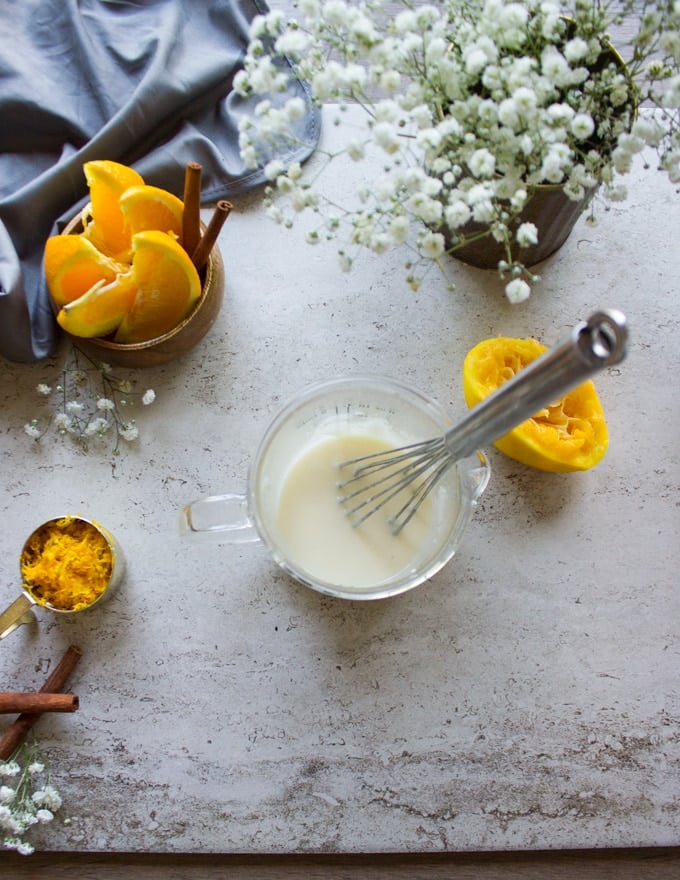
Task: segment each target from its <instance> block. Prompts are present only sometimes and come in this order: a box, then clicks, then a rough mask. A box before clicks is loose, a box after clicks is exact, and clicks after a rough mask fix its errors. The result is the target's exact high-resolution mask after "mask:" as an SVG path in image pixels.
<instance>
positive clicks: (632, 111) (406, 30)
mask: <svg viewBox="0 0 680 880" xmlns="http://www.w3.org/2000/svg"><path fill="white" fill-rule="evenodd" d="M402 2H403V5H404V9H403V11H401V12H399V13H398V14H397V15H396V16H395V15H389V14H388V13H387V11H386V10H385V8H384V6H383V4H382V3H381V2H380V0H375V2H374V0H365V2H357V3H355V2H348V0H347V2H346V0H299V3H298V8H299V11H300V14H301V19H300V20H291V19H287V18H284V16H283V15H281V13H270V14H268V15H265V16H259V17H257V18H256V19H255V21H254V22H253V28H252V36H251V42H250V46H249V49H248V53H247V56H246V59H245V64H244V69H243V70H242V71H241V72H240V73H239V74H237V76H236V79H235V88H236V89H237V91H238V92H239V93H241V94H242V95H244V96H246V95H260V96H262V97H263V99H262V100H261V101H260V102H259V104H258V105H257V108H256V111H255V114H254V116H252V117H250V116H249V117H245V118H244V119H243V120H242V122H241V125H240V148H241V154H242V157H243V159H244V161H245V162H246V164H247V165H248V166H249V167H256V166H257V164H258V162H259V161H260V158H259V157H260V155H262V153H267V154H268V155H271V150H272V148H273V147H275V146H276V145H278V146H279V148H280V149H281V154H284V152H285V147H286V137H287V136H289V135H290V132H291V125H292V123H293V122H294V121H296V120H298V119H299V118H300V115H301V114H302V113H303V112H304V107H303V106H302V102H301V100H300V98H298V97H296V98H292V99H288V100H286V98H285V96H283V92H284V91H285V88H286V83H287V75H286V73H284V69H285V67H284V66H283V65H282V64H281V63H277V62H280V61H281V59H282V58H283V57H284V56H285V57H286V58H287V59H288V61H289V62H290V64H291V66H292V70H293V72H294V74H295V75H297V76H299V77H300V78H301V79H303V80H305V81H306V82H307V83H308V84H309V87H310V90H311V94H312V96H313V98H314V100H315V101H316V102H317V103H319V104H321V103H323V102H326V101H331V102H335V103H337V104H338V105H339V109H340V114H341V111H342V108H343V106H344V105H345V104H346V102H353V103H358V104H360V105H361V106H362V107H363V108H364V109H365V111H366V116H365V119H366V124H365V127H364V129H363V131H361V132H360V133H359V134H358V135H357V136H356V137H355V138H354V139H353V140H352V142H351V143H350V145H349V146H348V148H347V153H348V155H349V156H350V157H351V159H353V160H355V161H361V159H362V158H363V157H364V155H365V154H366V152H367V150H369V149H373V150H375V149H377V150H378V151H380V153H381V155H382V156H383V164H384V172H383V174H382V176H381V177H380V178H379V179H378V180H377V181H375V184H374V185H373V186H372V187H371V189H370V191H365V192H361V193H359V197H360V207H359V208H358V209H356V210H347V209H341V210H338V207H337V205H331V204H330V203H329V202H327V201H326V200H324V198H323V197H322V196H321V195H320V194H319V193H318V192H316V191H315V190H314V188H313V186H312V185H311V184H310V183H308V182H307V181H306V180H305V177H304V175H303V174H302V173H301V169H300V167H299V165H294V166H292V167H291V168H288V169H287V168H285V167H284V165H283V164H282V163H281V162H279V161H276V160H274V161H269V162H268V164H267V166H266V174H267V176H268V178H269V180H271V186H270V187H269V190H268V195H269V197H270V200H269V206H270V212H271V214H272V216H273V217H274V218H275V219H276V220H277V221H279V222H282V223H284V224H286V225H291V224H292V222H293V219H294V216H295V214H296V213H299V212H300V211H303V210H306V209H311V210H312V211H314V212H317V213H318V214H319V215H320V218H321V222H320V225H319V228H318V229H317V230H316V231H314V232H312V233H310V234H308V240H309V241H310V242H312V243H313V242H315V241H319V240H321V238H322V237H326V238H332V237H334V236H335V235H336V234H337V233H338V232H339V231H340V230H341V229H345V231H346V232H348V233H349V239H350V241H351V242H352V243H353V244H354V245H359V246H363V247H367V248H369V249H371V250H372V251H374V252H376V253H380V252H382V251H384V250H385V249H387V248H388V247H390V246H391V245H398V244H403V243H405V242H407V241H409V240H410V239H409V235H410V232H409V230H411V229H412V228H413V227H415V230H416V231H415V240H414V242H413V246H414V247H415V249H416V251H417V257H416V261H419V260H420V259H421V258H426V259H431V260H435V261H439V260H440V259H441V257H442V256H443V255H444V254H445V253H450V254H455V253H456V251H457V250H459V249H460V248H462V247H464V246H465V245H466V244H467V243H469V242H470V241H471V240H477V239H479V238H480V237H485V236H486V237H489V238H490V239H492V240H494V241H495V242H499V243H500V244H501V245H502V246H503V249H504V253H505V259H504V260H501V262H500V263H499V270H500V272H501V275H502V276H504V277H505V276H509V278H510V280H509V282H508V285H507V287H506V293H507V295H508V297H510V298H511V299H512V300H513V301H520V300H522V299H525V298H526V296H528V294H529V290H530V288H529V284H528V283H527V282H531V281H532V280H533V279H534V276H532V275H531V273H530V272H528V270H527V269H526V268H525V266H524V265H523V263H522V260H521V256H522V249H523V248H526V247H527V246H529V245H531V244H535V243H536V242H537V240H538V236H539V235H540V230H537V229H536V227H535V226H533V225H532V224H530V223H525V222H522V216H521V215H522V211H523V209H524V208H525V206H526V205H527V203H528V202H529V201H530V200H531V198H532V195H533V194H534V192H535V191H536V188H537V187H539V186H542V185H546V184H547V185H559V186H560V187H563V189H564V192H565V193H566V194H567V196H568V197H569V198H571V199H573V200H574V201H578V202H580V201H582V200H583V201H584V204H585V202H587V200H588V199H589V197H590V196H591V195H592V193H593V192H594V191H595V189H596V188H597V187H599V186H602V187H603V190H604V191H605V194H608V195H609V196H610V197H611V198H622V197H624V195H625V190H624V189H623V187H621V186H620V185H619V184H618V183H617V181H616V178H617V175H621V174H625V173H626V172H627V171H628V170H629V169H630V167H631V163H632V159H633V156H634V155H635V154H636V153H638V152H640V151H641V150H642V149H643V148H644V147H645V146H652V147H654V148H655V149H656V150H657V152H658V155H659V167H660V168H661V169H662V170H664V171H666V172H667V173H668V175H669V177H670V179H671V180H672V181H673V182H680V120H679V118H678V105H680V0H650V2H646V3H644V4H643V7H644V9H643V10H642V12H640V11H639V9H638V8H637V7H639V4H636V3H635V0H538V2H535V0H517V2H507V0H441V2H439V3H438V4H436V5H434V4H431V5H430V4H423V5H418V6H415V5H413V4H412V3H411V2H409V0H402ZM627 16H635V20H636V21H638V23H639V27H638V30H637V33H636V36H635V37H634V39H633V43H632V45H631V47H630V48H631V57H630V59H626V58H623V57H622V56H621V55H619V54H618V52H617V51H616V50H614V49H613V47H612V46H611V44H610V43H609V38H608V34H609V30H610V27H611V25H612V24H615V23H621V21H623V20H624V19H625V18H626V17H627ZM643 102H646V103H651V104H653V105H654V106H655V107H656V108H657V109H658V111H659V112H658V113H657V114H656V115H654V116H648V115H640V116H638V114H637V108H638V106H639V105H640V104H641V103H643ZM263 145H266V146H267V150H266V151H265V150H264V149H263ZM288 146H290V144H288ZM327 159H328V162H329V163H331V162H332V160H333V157H332V156H328V157H327ZM317 180H318V175H317ZM280 197H283V198H284V202H283V204H287V205H288V206H289V207H290V209H291V210H290V211H289V212H287V211H286V210H284V209H283V208H282V207H281V204H282V202H281V199H280ZM285 200H287V202H286V201H285ZM347 227H348V228H347ZM340 253H341V258H342V260H343V264H344V266H345V268H349V267H351V264H352V261H351V258H350V257H349V256H348V254H347V253H346V251H345V250H343V251H341V252H340ZM409 265H411V266H412V265H413V263H410V264H409ZM525 279H526V280H525ZM409 281H410V283H411V285H412V286H413V287H417V285H418V283H419V279H418V278H417V277H416V275H415V273H411V275H410V277H409Z"/></svg>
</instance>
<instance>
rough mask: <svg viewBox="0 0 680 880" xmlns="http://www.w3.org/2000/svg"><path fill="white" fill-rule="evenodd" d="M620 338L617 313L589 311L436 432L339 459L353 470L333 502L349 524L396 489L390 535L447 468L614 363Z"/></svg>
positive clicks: (621, 321) (622, 326)
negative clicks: (554, 342) (396, 503)
mask: <svg viewBox="0 0 680 880" xmlns="http://www.w3.org/2000/svg"><path fill="white" fill-rule="evenodd" d="M627 337H628V329H627V326H626V318H625V316H624V315H623V314H622V313H621V312H619V311H617V310H614V309H609V310H603V311H599V312H595V313H594V314H593V315H591V316H590V318H589V319H588V320H587V321H582V322H580V323H578V324H577V325H576V326H575V327H574V328H573V329H572V330H571V332H570V333H569V335H568V337H567V338H566V339H565V340H564V341H563V342H561V343H559V344H558V345H556V346H554V347H553V348H551V349H549V350H548V351H546V352H545V354H543V355H541V356H540V357H539V358H537V359H536V360H535V361H532V362H531V363H530V364H529V365H528V366H526V367H525V368H524V369H522V370H520V372H518V373H517V374H516V375H515V376H514V377H513V378H512V379H510V380H509V381H507V382H505V383H503V385H501V386H500V388H498V389H497V390H496V391H495V392H494V393H493V394H491V395H489V397H487V398H485V399H484V400H483V401H482V402H481V403H479V404H478V405H477V406H475V407H473V409H471V410H469V412H468V413H467V415H466V416H465V417H464V418H463V419H461V420H460V421H459V422H458V423H457V424H456V425H454V427H453V428H451V429H450V430H448V431H447V432H446V434H444V436H443V437H435V438H432V439H430V440H425V441H423V442H420V443H412V444H410V445H408V446H402V447H399V448H398V449H388V450H385V451H384V452H376V453H373V454H372V455H364V456H361V457H359V458H353V459H350V460H349V461H343V462H341V463H340V464H339V467H340V468H348V467H354V468H355V470H354V472H353V474H352V476H351V477H349V478H348V479H345V480H342V481H341V482H339V483H338V490H340V491H341V492H342V493H343V494H341V496H340V497H339V498H338V501H339V502H340V504H342V505H344V506H346V510H345V512H346V514H347V516H348V517H350V518H351V519H352V524H353V525H355V526H358V525H360V524H361V523H363V522H365V521H366V520H367V519H368V518H369V516H373V514H374V513H376V512H377V511H378V510H380V509H381V508H382V507H384V505H386V504H387V503H388V502H389V501H391V500H392V499H393V498H397V496H399V495H400V493H403V504H402V505H401V506H400V507H399V509H398V510H397V512H396V513H395V514H393V515H392V516H391V517H390V518H389V520H388V522H389V523H390V525H391V527H392V532H393V533H394V534H395V535H396V534H398V533H399V532H400V531H401V530H402V529H403V528H404V526H405V525H406V524H407V523H408V522H409V520H410V519H411V518H412V517H413V516H414V515H415V513H416V511H417V510H418V508H419V507H420V505H421V504H422V503H423V501H424V500H425V498H426V497H427V496H428V495H429V494H430V492H431V491H432V489H433V488H434V486H435V484H436V483H437V481H438V480H439V478H440V477H441V476H442V474H443V473H444V472H445V471H446V470H447V469H448V468H449V467H451V465H453V464H455V462H456V461H457V460H459V459H461V458H465V457H466V456H468V455H472V454H473V453H474V452H476V451H477V450H478V449H481V448H482V447H483V446H485V445H487V444H489V443H493V442H494V441H495V440H498V439H499V437H502V436H503V435H504V434H507V432H508V431H510V430H512V428H515V427H517V425H520V424H521V423H522V422H524V421H526V420H527V419H529V418H531V417H532V416H534V415H535V414H536V413H537V412H539V411H540V410H541V409H543V408H544V407H546V406H548V405H549V404H551V403H553V402H554V401H556V400H559V399H560V398H561V397H563V396H564V395H565V394H566V393H567V392H568V391H570V390H571V389H572V388H575V387H576V386H578V385H580V384H581V383H582V382H585V380H586V379H588V378H589V377H590V376H593V375H594V374H595V373H597V372H598V371H599V370H601V369H603V368H604V367H609V366H612V365H613V364H617V363H619V362H620V361H621V360H623V358H624V357H625V354H626V340H627ZM373 477H375V479H372V478H373ZM367 478H368V479H367ZM359 484H360V485H359ZM399 500H401V499H399Z"/></svg>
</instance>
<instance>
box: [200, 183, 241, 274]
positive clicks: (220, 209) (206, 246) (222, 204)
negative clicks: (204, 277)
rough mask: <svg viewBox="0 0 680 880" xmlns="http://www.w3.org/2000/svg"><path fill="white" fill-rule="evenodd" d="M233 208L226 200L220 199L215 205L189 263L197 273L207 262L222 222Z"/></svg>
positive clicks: (222, 224)
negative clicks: (194, 267)
mask: <svg viewBox="0 0 680 880" xmlns="http://www.w3.org/2000/svg"><path fill="white" fill-rule="evenodd" d="M233 207H234V206H233V205H232V203H231V202H228V201H227V200H226V199H221V200H220V201H219V202H218V203H217V204H216V205H215V210H214V212H213V215H212V217H211V218H210V222H209V223H208V226H207V228H206V230H205V232H204V233H203V236H202V237H201V240H200V241H199V243H198V246H197V247H196V250H194V252H193V253H192V254H191V261H192V263H193V264H194V266H196V269H197V271H199V272H200V271H201V269H202V268H203V267H204V266H205V264H206V263H207V262H208V257H209V256H210V251H211V250H212V249H213V247H214V245H215V242H216V241H217V236H218V235H219V234H220V230H221V229H222V227H223V226H224V221H225V220H226V219H227V217H228V216H229V215H230V214H231V210H232V208H233Z"/></svg>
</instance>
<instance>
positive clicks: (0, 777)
mask: <svg viewBox="0 0 680 880" xmlns="http://www.w3.org/2000/svg"><path fill="white" fill-rule="evenodd" d="M21 759H23V761H24V766H23V768H22V766H21V764H20V763H19V762H20V760H21ZM45 777H46V768H45V763H44V761H42V760H40V758H39V756H38V754H37V748H36V746H35V745H31V746H23V747H22V749H21V750H20V752H19V755H18V759H16V760H15V759H12V760H10V761H0V839H2V842H3V845H4V847H5V848H6V849H12V850H16V852H18V853H20V854H21V855H24V856H27V855H31V853H33V852H34V847H33V846H32V844H30V843H28V841H27V840H26V839H25V836H26V832H27V831H28V830H29V829H30V828H31V827H32V826H33V825H38V824H42V825H44V824H46V823H47V822H51V821H52V820H53V819H54V814H55V813H56V812H57V810H58V809H59V808H60V807H61V804H62V800H61V795H60V794H59V792H58V791H57V789H56V788H55V787H54V786H53V785H52V784H51V783H50V782H49V781H45ZM48 778H49V777H48Z"/></svg>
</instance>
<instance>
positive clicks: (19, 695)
mask: <svg viewBox="0 0 680 880" xmlns="http://www.w3.org/2000/svg"><path fill="white" fill-rule="evenodd" d="M79 705H80V701H79V699H78V697H77V696H76V695H75V694H43V693H37V694H34V693H23V692H21V691H16V692H15V691H0V714H3V715H8V714H10V713H15V712H75V711H76V709H78V707H79Z"/></svg>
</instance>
